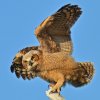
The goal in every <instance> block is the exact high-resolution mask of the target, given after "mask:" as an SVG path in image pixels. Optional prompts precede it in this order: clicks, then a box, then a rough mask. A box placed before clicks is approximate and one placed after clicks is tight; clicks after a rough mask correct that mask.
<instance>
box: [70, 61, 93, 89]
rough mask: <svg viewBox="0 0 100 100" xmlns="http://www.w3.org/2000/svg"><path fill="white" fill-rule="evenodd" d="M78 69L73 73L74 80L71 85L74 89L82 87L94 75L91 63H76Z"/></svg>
mask: <svg viewBox="0 0 100 100" xmlns="http://www.w3.org/2000/svg"><path fill="white" fill-rule="evenodd" d="M77 64H78V69H77V71H76V73H75V76H76V75H77V76H76V80H74V79H72V81H71V84H72V85H73V86H75V87H79V86H83V85H85V84H87V83H89V82H90V81H91V79H92V78H93V75H94V67H93V64H92V63H91V62H78V63H77Z"/></svg>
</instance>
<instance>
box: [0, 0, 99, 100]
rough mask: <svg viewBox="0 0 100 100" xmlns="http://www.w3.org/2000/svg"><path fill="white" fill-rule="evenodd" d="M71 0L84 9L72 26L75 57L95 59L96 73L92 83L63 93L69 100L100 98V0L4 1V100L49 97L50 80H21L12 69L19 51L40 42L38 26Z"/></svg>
mask: <svg viewBox="0 0 100 100" xmlns="http://www.w3.org/2000/svg"><path fill="white" fill-rule="evenodd" d="M67 3H71V4H77V5H79V6H80V7H81V8H82V11H83V13H82V15H81V17H80V18H79V20H78V21H77V22H76V24H75V25H74V26H73V27H72V29H71V32H72V39H73V42H74V52H73V56H74V57H75V59H76V60H77V61H92V62H94V65H95V69H96V73H95V76H94V78H93V80H92V82H91V83H90V84H88V85H86V86H84V87H81V88H74V87H72V86H71V85H67V86H66V87H65V88H63V89H62V92H61V93H62V95H63V96H64V97H65V98H66V99H67V100H99V99H100V93H99V92H100V61H99V60H100V53H99V52H100V0H0V100H41V99H42V100H48V98H47V97H46V95H45V91H46V90H47V89H48V83H47V82H45V81H43V80H42V79H40V78H36V79H34V80H31V81H28V80H26V81H24V80H22V79H21V78H20V79H17V78H16V76H15V74H12V73H11V72H10V70H9V69H10V65H11V62H12V59H13V57H14V56H15V54H16V53H17V52H18V51H19V50H21V49H22V48H24V47H27V46H33V45H39V43H38V41H37V39H36V37H35V35H34V29H35V28H36V27H37V26H38V25H39V24H40V23H41V22H42V21H43V20H44V19H45V18H47V16H49V15H51V14H53V13H54V12H55V11H56V10H58V9H59V8H60V7H62V6H63V5H65V4H67Z"/></svg>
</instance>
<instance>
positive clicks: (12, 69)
mask: <svg viewBox="0 0 100 100" xmlns="http://www.w3.org/2000/svg"><path fill="white" fill-rule="evenodd" d="M10 71H11V72H12V73H13V72H14V71H15V68H14V66H13V65H11V67H10Z"/></svg>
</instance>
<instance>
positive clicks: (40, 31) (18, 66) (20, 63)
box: [11, 4, 94, 92]
mask: <svg viewBox="0 0 100 100" xmlns="http://www.w3.org/2000/svg"><path fill="white" fill-rule="evenodd" d="M81 13H82V11H81V8H79V7H78V6H77V5H70V4H68V5H65V6H63V7H62V8H60V9H59V10H58V11H57V12H56V13H55V14H53V15H51V16H49V17H48V18H47V19H46V20H44V21H43V22H42V23H41V24H40V25H39V26H38V27H37V28H36V30H35V35H36V36H37V38H38V40H39V42H40V46H39V47H28V48H25V49H22V50H21V51H20V52H18V54H17V55H16V56H15V58H14V60H13V63H12V66H11V71H12V72H14V71H15V73H16V76H17V77H18V78H19V77H20V76H22V78H23V79H26V78H28V79H31V78H34V77H37V76H39V77H41V78H42V79H44V80H46V81H47V82H50V83H51V84H52V86H53V88H52V90H51V91H52V92H54V91H58V92H60V88H61V87H62V86H64V85H65V84H66V83H70V84H72V85H73V86H75V87H79V86H83V85H84V84H87V83H89V82H90V80H91V79H92V77H93V73H94V68H93V64H92V63H91V62H76V61H75V60H74V58H73V57H72V56H71V53H72V49H73V48H72V40H71V32H70V28H71V27H72V25H73V24H74V23H75V21H76V20H77V19H78V17H79V16H80V15H81Z"/></svg>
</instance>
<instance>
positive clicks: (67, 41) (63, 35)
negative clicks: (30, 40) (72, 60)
mask: <svg viewBox="0 0 100 100" xmlns="http://www.w3.org/2000/svg"><path fill="white" fill-rule="evenodd" d="M81 13H82V11H81V9H80V8H79V7H78V6H77V5H70V4H68V5H65V6H63V7H62V8H60V9H59V10H58V11H57V12H56V13H54V14H53V15H51V16H49V17H48V18H47V19H45V20H44V21H43V22H42V23H41V24H40V25H39V26H38V27H37V28H36V30H35V35H36V36H37V38H38V40H39V42H40V45H41V47H42V50H43V51H44V52H52V53H53V52H58V51H66V53H68V54H71V53H72V49H73V46H72V40H71V36H70V28H71V27H72V25H73V24H74V23H75V22H76V20H77V19H78V18H79V16H80V15H81Z"/></svg>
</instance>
